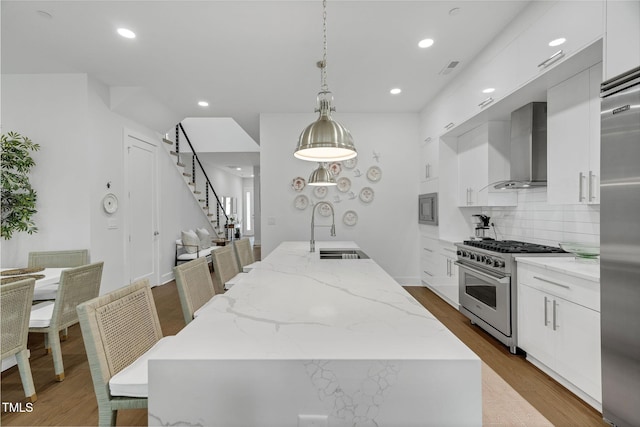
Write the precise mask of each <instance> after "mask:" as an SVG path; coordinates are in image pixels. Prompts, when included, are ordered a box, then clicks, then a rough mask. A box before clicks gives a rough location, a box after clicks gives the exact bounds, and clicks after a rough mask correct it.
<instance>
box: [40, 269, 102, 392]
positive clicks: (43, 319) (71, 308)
mask: <svg viewBox="0 0 640 427" xmlns="http://www.w3.org/2000/svg"><path fill="white" fill-rule="evenodd" d="M103 265H104V263H103V262H102V261H100V262H97V263H94V264H89V265H83V266H81V267H75V268H69V269H68V270H64V271H63V272H62V274H61V275H60V285H59V287H58V293H57V295H56V299H55V300H54V301H46V302H42V303H40V304H36V305H34V306H32V307H31V320H30V322H29V332H39V333H43V334H45V339H44V343H45V344H44V346H45V349H46V350H47V352H49V351H51V353H52V354H53V366H54V370H55V374H56V380H58V381H62V380H64V365H63V364H62V349H61V347H60V331H62V330H66V328H68V327H69V326H72V325H75V324H76V323H78V313H77V312H76V307H77V306H78V305H79V304H81V303H83V302H85V301H89V300H90V299H92V298H95V297H97V296H98V293H99V292H100V283H101V281H102V267H103Z"/></svg>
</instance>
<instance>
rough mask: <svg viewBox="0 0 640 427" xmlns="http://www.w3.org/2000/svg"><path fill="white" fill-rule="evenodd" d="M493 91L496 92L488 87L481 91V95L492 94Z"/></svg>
mask: <svg viewBox="0 0 640 427" xmlns="http://www.w3.org/2000/svg"><path fill="white" fill-rule="evenodd" d="M495 90H496V89H495V88H492V87H488V88H486V89H483V90H482V93H493V92H495Z"/></svg>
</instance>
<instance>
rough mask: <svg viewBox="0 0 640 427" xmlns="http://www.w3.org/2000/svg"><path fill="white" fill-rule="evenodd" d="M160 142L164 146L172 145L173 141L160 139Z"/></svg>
mask: <svg viewBox="0 0 640 427" xmlns="http://www.w3.org/2000/svg"><path fill="white" fill-rule="evenodd" d="M162 142H164V143H165V144H169V145H173V141H170V140H168V139H167V138H162Z"/></svg>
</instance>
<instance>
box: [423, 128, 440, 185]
mask: <svg viewBox="0 0 640 427" xmlns="http://www.w3.org/2000/svg"><path fill="white" fill-rule="evenodd" d="M420 166H421V167H420V181H421V182H426V181H430V180H432V179H435V178H437V177H438V138H437V137H432V136H429V137H427V138H426V139H425V141H424V142H423V144H422V147H421V162H420Z"/></svg>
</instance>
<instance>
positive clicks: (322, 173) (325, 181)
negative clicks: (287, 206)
mask: <svg viewBox="0 0 640 427" xmlns="http://www.w3.org/2000/svg"><path fill="white" fill-rule="evenodd" d="M307 185H315V186H321V185H336V180H335V179H334V178H333V174H332V173H331V171H330V170H329V169H327V165H326V163H318V169H316V170H314V171H313V172H311V175H309V179H308V180H307Z"/></svg>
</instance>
